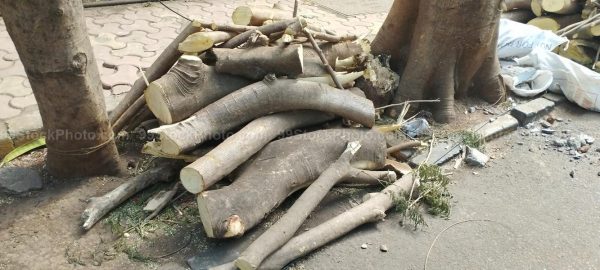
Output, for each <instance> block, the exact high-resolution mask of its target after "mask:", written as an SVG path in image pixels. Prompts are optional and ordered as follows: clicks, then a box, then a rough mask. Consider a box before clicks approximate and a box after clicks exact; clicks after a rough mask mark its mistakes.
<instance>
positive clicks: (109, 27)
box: [88, 23, 131, 37]
mask: <svg viewBox="0 0 600 270" xmlns="http://www.w3.org/2000/svg"><path fill="white" fill-rule="evenodd" d="M130 32H131V31H127V30H124V29H122V28H120V27H119V24H118V23H107V24H104V25H102V27H100V28H88V34H90V35H94V36H97V35H98V34H100V33H113V34H115V35H117V36H119V37H122V36H126V35H128V34H129V33H130Z"/></svg>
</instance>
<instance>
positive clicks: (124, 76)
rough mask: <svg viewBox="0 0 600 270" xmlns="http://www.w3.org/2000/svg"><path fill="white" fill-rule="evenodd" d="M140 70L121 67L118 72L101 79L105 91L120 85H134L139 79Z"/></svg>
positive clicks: (131, 67) (129, 66)
mask: <svg viewBox="0 0 600 270" xmlns="http://www.w3.org/2000/svg"><path fill="white" fill-rule="evenodd" d="M138 71H139V70H138V68H137V67H135V66H132V65H119V66H117V72H115V73H113V74H111V75H108V76H104V77H102V78H100V80H101V81H102V87H104V89H111V88H112V87H113V86H115V85H119V84H133V83H134V82H135V81H136V80H137V78H138Z"/></svg>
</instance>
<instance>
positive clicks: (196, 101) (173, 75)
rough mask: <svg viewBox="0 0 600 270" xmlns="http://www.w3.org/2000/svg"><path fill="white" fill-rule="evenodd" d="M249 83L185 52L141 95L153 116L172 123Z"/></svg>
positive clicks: (166, 122)
mask: <svg viewBox="0 0 600 270" xmlns="http://www.w3.org/2000/svg"><path fill="white" fill-rule="evenodd" d="M250 83H251V82H250V81H249V80H246V79H244V78H240V77H238V76H233V75H229V74H223V73H219V72H217V71H216V70H215V68H214V67H212V66H208V65H205V64H204V63H202V60H200V58H199V57H197V56H192V55H184V56H182V57H181V58H180V59H179V61H178V62H177V64H175V66H173V68H172V69H171V70H170V71H169V72H168V73H167V74H165V75H164V76H162V77H161V78H160V79H158V80H156V81H154V82H152V83H150V85H149V86H148V89H146V92H145V94H144V95H145V97H146V103H147V104H148V107H149V108H150V110H151V111H152V112H153V113H154V115H155V116H156V118H158V119H159V120H160V121H161V122H163V123H165V124H172V123H175V122H179V121H181V120H183V119H186V118H187V117H189V116H190V115H192V114H194V113H196V112H197V111H199V110H200V109H202V108H204V107H206V106H207V105H209V104H211V103H213V102H215V101H217V100H219V99H220V98H222V97H224V96H226V95H228V94H230V93H232V92H233V91H235V90H238V89H240V88H242V87H244V86H247V85H249V84H250Z"/></svg>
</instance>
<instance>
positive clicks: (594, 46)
mask: <svg viewBox="0 0 600 270" xmlns="http://www.w3.org/2000/svg"><path fill="white" fill-rule="evenodd" d="M564 46H568V48H567V50H565V49H564ZM598 48H600V44H599V43H598V42H594V41H588V40H582V39H573V40H570V41H569V44H568V45H563V46H561V47H560V49H559V50H558V54H559V55H561V56H563V57H566V58H569V59H571V60H573V61H575V62H577V63H579V64H582V65H584V66H588V65H592V64H594V62H595V61H596V60H595V56H596V52H597V50H598Z"/></svg>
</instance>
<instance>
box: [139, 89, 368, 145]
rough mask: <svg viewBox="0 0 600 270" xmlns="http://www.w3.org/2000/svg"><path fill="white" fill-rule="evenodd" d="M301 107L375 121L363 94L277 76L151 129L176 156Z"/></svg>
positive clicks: (366, 124) (354, 119)
mask: <svg viewBox="0 0 600 270" xmlns="http://www.w3.org/2000/svg"><path fill="white" fill-rule="evenodd" d="M301 109H307V110H317V111H324V112H329V113H333V114H336V115H339V116H342V117H344V118H347V119H350V120H352V121H355V122H357V123H360V124H362V125H365V126H367V127H372V126H373V125H374V123H375V108H374V107H373V103H372V102H371V101H369V100H367V99H365V98H363V97H360V96H357V95H355V94H352V93H350V92H348V91H342V90H338V89H335V88H333V87H330V86H328V85H324V84H318V83H313V82H306V81H296V80H286V79H281V80H280V79H276V80H275V81H270V82H265V81H261V82H257V83H255V84H252V85H249V86H247V87H244V88H242V89H240V90H238V91H235V92H233V93H231V94H229V95H228V96H226V97H224V98H222V99H220V100H218V101H216V102H214V103H212V104H210V105H208V106H207V107H205V108H204V109H202V110H200V111H198V112H197V113H195V114H194V115H192V116H191V117H190V118H188V119H186V120H184V121H182V122H179V123H177V124H172V125H166V126H162V127H159V128H157V129H153V130H150V132H151V133H155V134H158V135H160V148H161V151H162V152H164V153H167V154H173V155H176V154H180V153H184V152H187V151H190V150H192V149H194V148H195V147H196V146H198V145H200V144H202V143H203V142H205V141H207V140H209V139H211V138H212V137H214V136H218V135H220V134H221V133H223V132H226V131H228V130H231V129H233V128H235V127H238V126H240V125H242V124H244V123H247V122H249V121H251V120H253V119H256V118H258V117H260V116H263V115H267V114H269V113H275V112H283V111H292V110H301Z"/></svg>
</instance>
